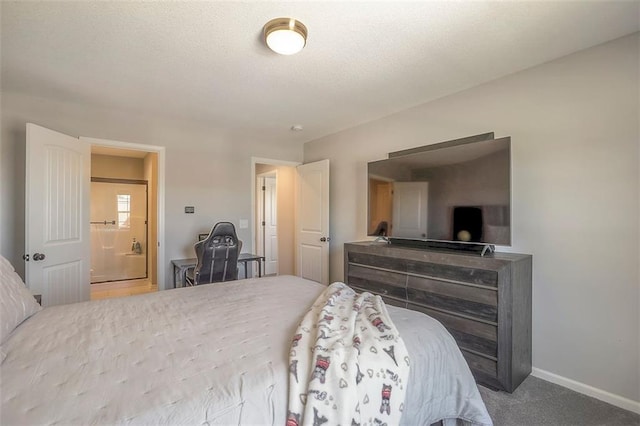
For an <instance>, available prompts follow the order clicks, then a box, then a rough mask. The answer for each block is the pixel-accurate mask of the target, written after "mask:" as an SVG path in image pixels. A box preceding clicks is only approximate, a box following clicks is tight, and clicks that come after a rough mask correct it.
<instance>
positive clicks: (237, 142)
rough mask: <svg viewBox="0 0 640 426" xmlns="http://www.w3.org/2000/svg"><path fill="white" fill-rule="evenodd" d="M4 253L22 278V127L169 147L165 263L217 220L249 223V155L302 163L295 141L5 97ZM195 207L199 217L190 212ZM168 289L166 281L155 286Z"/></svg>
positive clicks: (0, 230)
mask: <svg viewBox="0 0 640 426" xmlns="http://www.w3.org/2000/svg"><path fill="white" fill-rule="evenodd" d="M1 118H2V124H1V134H0V137H1V139H0V141H1V147H0V148H1V149H0V152H1V157H0V158H1V161H2V162H1V164H0V169H1V170H0V175H1V176H2V182H1V191H0V193H1V194H2V200H1V202H0V236H1V238H0V253H2V255H3V256H5V257H6V258H8V259H9V260H10V261H11V262H12V263H13V264H14V265H15V266H16V270H17V271H18V272H19V273H20V274H21V275H23V270H24V265H23V261H22V253H23V252H24V176H25V170H24V162H25V123H27V122H32V123H35V124H38V125H41V126H44V127H47V128H50V129H52V130H56V131H59V132H62V133H66V134H68V135H72V136H87V137H95V138H101V139H111V140H118V141H126V142H134V143H142V144H149V145H158V146H164V147H166V177H165V191H166V192H165V223H166V228H165V241H163V242H162V243H163V244H164V245H165V259H160V260H159V261H160V262H161V264H162V265H165V267H166V273H165V274H166V275H165V276H166V277H167V280H170V279H171V277H172V271H171V269H170V260H171V259H176V258H178V259H179V258H186V257H194V256H195V253H194V252H193V244H194V243H195V242H196V241H197V235H198V233H200V232H208V231H209V230H210V229H211V227H212V226H213V225H214V224H215V223H216V222H218V221H221V220H228V221H231V222H233V223H234V224H235V225H236V228H238V224H239V220H240V219H247V220H250V219H251V214H252V211H251V188H252V186H253V185H254V183H253V182H252V179H251V172H252V167H253V166H252V163H251V157H252V156H258V157H265V158H274V159H281V160H286V161H301V159H302V146H300V144H299V143H296V142H281V141H275V140H267V139H263V140H251V139H248V138H246V137H244V136H243V135H242V134H240V133H235V134H234V133H230V132H222V131H220V130H218V129H213V128H210V127H208V126H207V125H206V124H202V123H200V124H195V123H187V122H184V121H171V120H168V119H163V118H160V117H146V116H136V115H132V114H130V113H126V112H124V111H119V110H106V109H105V110H103V109H93V108H89V107H87V106H86V105H77V104H67V103H61V102H56V101H54V100H51V99H43V98H34V97H29V96H25V95H20V94H15V93H2V114H1ZM185 206H195V211H196V212H195V214H185V213H184V207H185ZM237 230H238V236H239V238H240V239H241V240H243V244H245V246H244V247H246V251H251V250H252V247H253V242H252V241H251V232H250V229H237ZM158 284H159V287H160V288H162V287H163V283H158Z"/></svg>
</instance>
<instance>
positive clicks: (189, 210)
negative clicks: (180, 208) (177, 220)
mask: <svg viewBox="0 0 640 426" xmlns="http://www.w3.org/2000/svg"><path fill="white" fill-rule="evenodd" d="M184 212H185V213H195V212H196V208H195V207H194V206H184Z"/></svg>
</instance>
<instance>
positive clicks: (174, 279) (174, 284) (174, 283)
mask: <svg viewBox="0 0 640 426" xmlns="http://www.w3.org/2000/svg"><path fill="white" fill-rule="evenodd" d="M173 288H178V271H177V270H176V265H173Z"/></svg>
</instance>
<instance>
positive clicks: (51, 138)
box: [25, 123, 91, 306]
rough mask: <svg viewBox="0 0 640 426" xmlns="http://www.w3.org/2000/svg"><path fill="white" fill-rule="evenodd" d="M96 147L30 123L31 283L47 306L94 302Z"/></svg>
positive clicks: (28, 280)
mask: <svg viewBox="0 0 640 426" xmlns="http://www.w3.org/2000/svg"><path fill="white" fill-rule="evenodd" d="M90 175H91V146H90V145H89V143H87V142H84V141H81V140H79V139H78V138H74V137H71V136H67V135H64V134H62V133H58V132H54V131H53V130H49V129H45V128H44V127H40V126H36V125H35V124H31V123H28V124H27V145H26V182H25V188H26V194H25V201H26V205H25V219H26V220H25V261H26V265H25V266H26V268H25V281H26V283H27V285H28V286H29V288H30V289H31V291H32V292H33V293H36V294H41V295H42V305H43V306H52V305H60V304H64V303H73V302H80V301H84V300H89V294H90V291H89V261H90V259H89V256H88V253H89V252H90V250H91V240H90V237H89V235H90V233H89V216H88V213H89V203H90V198H89V197H90V179H91V176H90Z"/></svg>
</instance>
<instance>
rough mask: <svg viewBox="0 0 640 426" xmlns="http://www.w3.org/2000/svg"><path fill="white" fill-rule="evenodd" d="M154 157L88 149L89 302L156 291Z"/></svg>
mask: <svg viewBox="0 0 640 426" xmlns="http://www.w3.org/2000/svg"><path fill="white" fill-rule="evenodd" d="M157 170H158V155H157V153H155V152H146V151H131V150H126V149H118V148H109V147H104V146H98V145H92V146H91V192H90V194H91V195H90V198H91V215H90V217H91V228H90V238H91V263H90V277H91V299H92V300H95V299H104V298H110V297H120V296H128V295H134V294H142V293H149V292H154V291H157V290H158V279H157V273H156V268H157V264H158V250H157V246H158V233H157V228H158V223H157V209H158V206H157V204H158V203H157V200H158V196H157V188H158V182H157V180H158V177H157Z"/></svg>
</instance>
